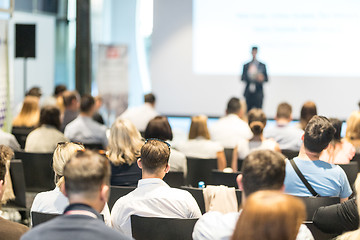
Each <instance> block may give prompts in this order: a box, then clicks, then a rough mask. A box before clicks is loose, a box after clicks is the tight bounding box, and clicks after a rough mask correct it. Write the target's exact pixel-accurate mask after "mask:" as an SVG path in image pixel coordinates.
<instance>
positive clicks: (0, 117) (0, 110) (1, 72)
mask: <svg viewBox="0 0 360 240" xmlns="http://www.w3.org/2000/svg"><path fill="white" fill-rule="evenodd" d="M7 26H8V21H6V20H0V128H2V127H3V126H4V123H5V117H6V111H7V105H8V102H7V100H8V76H9V75H8V62H7V61H8V59H7Z"/></svg>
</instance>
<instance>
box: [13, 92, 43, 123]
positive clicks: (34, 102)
mask: <svg viewBox="0 0 360 240" xmlns="http://www.w3.org/2000/svg"><path fill="white" fill-rule="evenodd" d="M39 117H40V108H39V98H38V97H34V96H27V97H25V99H24V103H23V106H22V108H21V111H20V113H19V114H18V115H17V116H16V117H15V118H14V120H13V122H12V125H13V127H27V128H31V127H35V126H37V124H38V123H39Z"/></svg>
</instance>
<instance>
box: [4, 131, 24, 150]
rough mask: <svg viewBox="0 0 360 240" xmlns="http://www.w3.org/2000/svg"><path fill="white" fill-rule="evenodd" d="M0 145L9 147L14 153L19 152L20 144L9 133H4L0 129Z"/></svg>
mask: <svg viewBox="0 0 360 240" xmlns="http://www.w3.org/2000/svg"><path fill="white" fill-rule="evenodd" d="M0 144H1V145H5V146H8V147H10V148H11V149H12V150H14V151H20V150H21V148H20V144H19V142H18V141H17V140H16V138H15V136H14V135H12V134H11V133H7V132H4V131H3V130H2V129H1V128H0Z"/></svg>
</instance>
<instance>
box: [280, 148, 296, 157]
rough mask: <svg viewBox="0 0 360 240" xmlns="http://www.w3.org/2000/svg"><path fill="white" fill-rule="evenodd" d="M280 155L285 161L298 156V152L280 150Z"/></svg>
mask: <svg viewBox="0 0 360 240" xmlns="http://www.w3.org/2000/svg"><path fill="white" fill-rule="evenodd" d="M281 153H282V154H283V155H284V156H285V157H287V159H293V158H294V157H297V156H299V151H294V150H288V149H282V150H281Z"/></svg>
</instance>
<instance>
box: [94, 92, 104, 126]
mask: <svg viewBox="0 0 360 240" xmlns="http://www.w3.org/2000/svg"><path fill="white" fill-rule="evenodd" d="M94 100H95V113H94V116H93V119H94V121H96V122H98V123H100V124H102V125H104V124H105V122H104V119H103V117H102V116H101V114H100V113H99V110H100V108H101V107H102V105H103V99H102V97H101V96H96V97H94Z"/></svg>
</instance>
